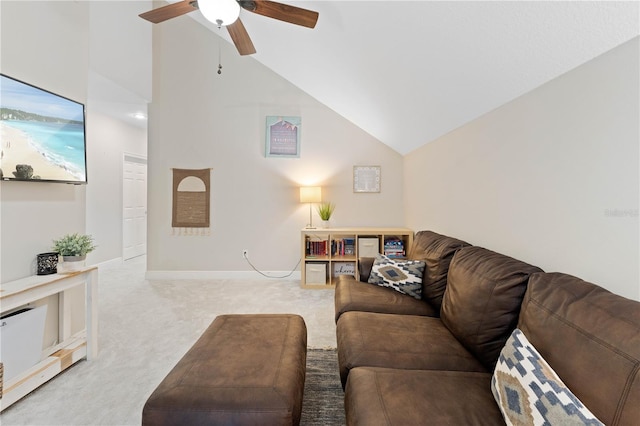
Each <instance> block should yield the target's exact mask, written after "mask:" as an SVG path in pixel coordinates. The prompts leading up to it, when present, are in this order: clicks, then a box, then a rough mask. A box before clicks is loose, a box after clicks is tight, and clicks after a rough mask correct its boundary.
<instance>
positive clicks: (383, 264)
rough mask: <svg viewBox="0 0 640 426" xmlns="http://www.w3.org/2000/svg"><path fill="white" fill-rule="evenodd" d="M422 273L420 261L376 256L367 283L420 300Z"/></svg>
mask: <svg viewBox="0 0 640 426" xmlns="http://www.w3.org/2000/svg"><path fill="white" fill-rule="evenodd" d="M423 273H424V262H423V261H421V260H392V259H389V258H388V257H387V256H385V255H382V254H378V255H377V256H376V260H375V262H373V267H372V268H371V274H370V275H369V283H371V284H376V285H379V286H382V287H390V288H392V289H394V290H396V291H399V292H400V293H402V294H406V295H409V296H411V297H415V298H416V299H421V298H422V274H423Z"/></svg>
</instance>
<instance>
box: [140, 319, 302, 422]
mask: <svg viewBox="0 0 640 426" xmlns="http://www.w3.org/2000/svg"><path fill="white" fill-rule="evenodd" d="M306 359H307V327H306V325H305V323H304V320H303V319H302V317H300V316H298V315H287V314H283V315H275V314H274V315H222V316H219V317H217V318H216V319H215V320H214V321H213V323H212V324H211V325H210V326H209V328H207V330H206V331H205V332H204V333H203V334H202V336H201V337H200V339H198V341H197V342H196V343H195V344H194V345H193V347H192V348H191V349H189V351H188V352H187V353H186V354H185V355H184V357H182V359H181V360H180V361H179V362H178V364H177V365H176V366H175V367H174V368H173V370H171V372H170V373H169V374H168V375H167V377H165V379H164V380H163V381H162V382H161V383H160V385H158V387H157V388H156V389H155V391H153V393H152V394H151V396H150V397H149V399H148V400H147V402H146V403H145V405H144V408H143V410H142V424H143V425H195V424H212V425H220V424H233V425H258V424H259V425H298V424H299V423H300V413H301V411H302V395H303V390H304V379H305V371H306Z"/></svg>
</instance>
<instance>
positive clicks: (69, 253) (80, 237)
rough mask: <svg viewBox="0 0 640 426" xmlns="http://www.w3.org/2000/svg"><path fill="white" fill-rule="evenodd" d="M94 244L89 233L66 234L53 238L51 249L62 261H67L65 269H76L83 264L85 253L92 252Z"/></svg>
mask: <svg viewBox="0 0 640 426" xmlns="http://www.w3.org/2000/svg"><path fill="white" fill-rule="evenodd" d="M95 248H96V246H95V245H94V243H93V237H92V236H91V235H84V234H78V233H75V234H67V235H65V236H64V237H62V238H60V239H58V240H53V247H52V249H53V251H55V252H57V253H58V254H59V255H60V256H62V262H63V263H69V262H70V264H68V265H67V266H68V267H67V268H66V269H67V270H78V269H80V268H81V267H82V266H84V260H85V259H86V257H87V253H90V252H92V251H93V250H94V249H95Z"/></svg>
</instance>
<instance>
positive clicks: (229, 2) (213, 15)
mask: <svg viewBox="0 0 640 426" xmlns="http://www.w3.org/2000/svg"><path fill="white" fill-rule="evenodd" d="M198 7H199V8H200V12H202V15H203V16H204V17H205V18H206V19H207V20H208V21H210V22H212V23H214V24H216V25H218V26H219V27H220V26H222V27H226V26H227V25H231V24H233V23H234V22H236V20H237V19H238V16H240V5H239V4H238V2H237V1H236V0H198Z"/></svg>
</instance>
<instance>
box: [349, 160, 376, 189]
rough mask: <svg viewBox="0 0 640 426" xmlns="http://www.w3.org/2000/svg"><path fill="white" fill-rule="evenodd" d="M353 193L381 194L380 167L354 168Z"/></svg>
mask: <svg viewBox="0 0 640 426" xmlns="http://www.w3.org/2000/svg"><path fill="white" fill-rule="evenodd" d="M353 192H380V166H353Z"/></svg>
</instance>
